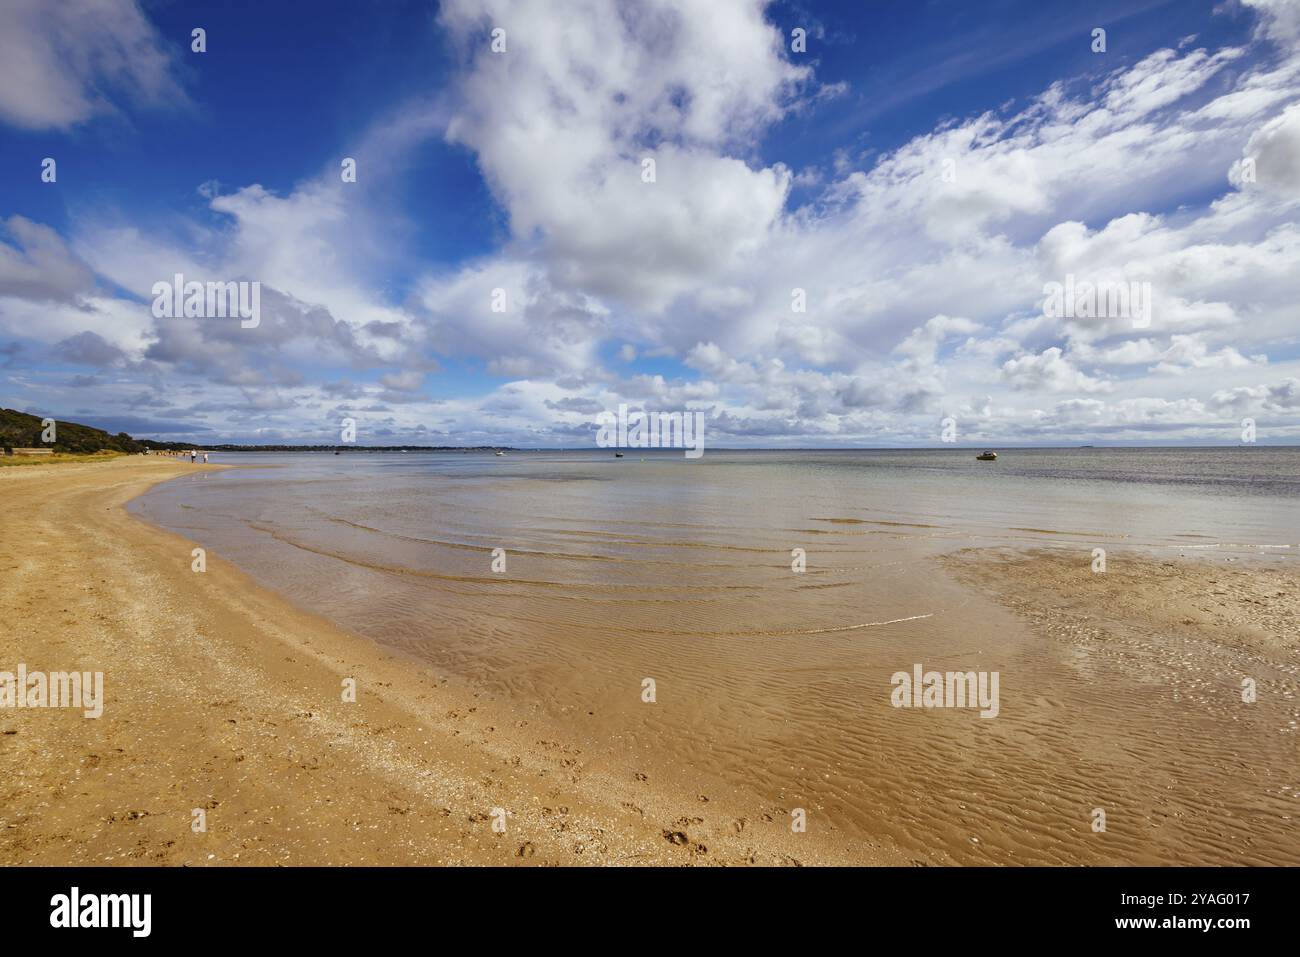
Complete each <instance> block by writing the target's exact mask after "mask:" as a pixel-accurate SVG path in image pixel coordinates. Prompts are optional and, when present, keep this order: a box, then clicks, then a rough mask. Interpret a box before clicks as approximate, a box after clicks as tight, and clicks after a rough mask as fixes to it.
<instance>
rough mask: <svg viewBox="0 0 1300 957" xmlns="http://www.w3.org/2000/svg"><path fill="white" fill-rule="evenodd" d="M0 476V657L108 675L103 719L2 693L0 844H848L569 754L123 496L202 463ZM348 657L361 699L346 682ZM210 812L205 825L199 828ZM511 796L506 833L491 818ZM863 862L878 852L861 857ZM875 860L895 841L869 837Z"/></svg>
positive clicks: (590, 847) (264, 849) (40, 857)
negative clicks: (345, 697)
mask: <svg viewBox="0 0 1300 957" xmlns="http://www.w3.org/2000/svg"><path fill="white" fill-rule="evenodd" d="M204 468H211V469H216V468H218V466H206V467H205V466H202V465H198V466H194V465H191V464H190V463H188V462H180V461H174V460H160V459H156V458H144V457H140V458H130V459H120V460H116V461H111V462H100V463H93V464H85V465H81V464H64V465H57V466H49V467H41V466H33V467H29V468H23V469H12V470H5V471H4V472H3V473H0V502H3V508H4V514H5V525H4V528H3V533H2V534H0V671H13V670H14V669H15V668H16V666H17V664H18V663H19V662H23V663H25V664H26V666H27V668H28V669H29V670H32V671H35V670H43V671H70V670H83V671H102V672H104V675H105V679H104V681H105V698H106V704H105V709H104V715H103V717H102V718H99V719H97V720H96V719H87V718H84V717H83V716H82V713H81V711H80V710H76V711H73V710H60V709H9V708H6V709H3V710H0V863H3V864H42V865H49V864H87V865H93V864H100V865H109V864H133V863H138V864H184V865H204V864H212V865H228V864H260V865H269V864H285V865H307V864H726V863H760V864H779V863H795V862H802V863H818V862H839V861H845V860H848V859H850V856H851V858H852V859H855V860H863V859H864V853H865V854H870V849H864V848H862V847H857V848H854V849H852V850H851V853H850V852H847V851H845V850H844V849H837V848H835V847H833V846H828V845H826V844H822V843H819V841H818V839H817V837H816V836H814V835H809V834H801V835H797V836H796V835H793V834H791V833H790V832H789V827H788V823H787V821H785V820H779V819H777V818H776V817H775V815H768V817H769V818H770V820H766V821H765V820H763V819H762V815H758V816H756V817H755V818H753V819H752V820H749V821H746V822H745V823H744V824H738V823H737V820H738V819H737V818H735V817H732V816H729V815H728V814H727V812H726V811H725V810H724V805H725V801H719V802H714V803H713V804H704V803H701V801H700V796H699V795H695V794H678V793H675V792H674V790H673V789H672V786H671V784H670V783H668V782H655V781H649V780H642V778H644V775H639V774H637V772H636V770H635V769H634V768H628V769H626V771H625V773H620V774H619V775H618V779H613V778H611V777H610V776H608V775H601V774H596V773H592V774H588V773H585V771H586V769H585V768H584V756H583V754H582V753H580V752H579V750H578V749H577V748H575V747H573V746H571V745H570V744H568V743H566V742H565V741H564V740H562V739H560V738H557V737H556V736H555V734H554V733H553V732H552V731H551V730H550V729H547V728H544V727H539V726H533V725H532V724H530V723H529V722H527V721H524V720H521V719H519V717H518V716H517V715H512V714H511V713H510V711H509V709H508V708H506V707H503V706H502V703H500V702H493V701H491V700H488V699H484V698H481V697H480V696H479V695H478V694H476V693H475V692H474V691H473V690H472V689H468V688H464V687H459V686H457V685H455V684H454V683H452V682H451V681H449V680H448V679H446V678H443V677H441V676H439V675H437V674H434V673H432V672H430V671H429V670H428V669H426V668H422V667H420V666H418V665H416V664H414V663H412V662H410V661H407V660H405V659H399V658H397V657H395V656H393V655H391V654H388V653H386V652H384V651H381V650H380V649H379V648H378V647H377V646H375V645H374V644H372V643H370V642H368V641H365V640H364V639H361V638H358V637H355V636H352V635H349V634H346V633H344V632H341V631H339V630H338V629H336V628H335V627H333V626H332V625H331V624H329V623H328V622H326V621H324V620H322V619H319V618H317V617H314V616H312V615H309V614H305V613H303V612H302V611H299V610H297V609H295V608H293V607H292V606H290V605H289V604H288V603H286V602H285V601H283V600H282V599H281V598H279V597H278V596H276V595H274V594H272V593H270V592H268V591H266V590H265V589H263V588H261V587H260V586H259V585H258V584H257V583H256V582H254V581H252V580H251V579H249V578H248V577H247V576H245V575H244V574H243V573H242V572H240V571H239V570H237V569H236V568H234V567H233V566H231V565H229V564H227V563H225V562H223V561H221V560H220V558H218V557H216V556H215V555H211V554H209V555H208V556H207V570H206V572H204V573H196V572H194V571H192V570H191V562H192V559H191V548H192V547H194V546H193V543H191V542H187V541H185V540H183V539H181V538H179V537H177V536H174V535H171V534H169V533H167V532H164V531H161V530H159V529H156V528H154V527H152V526H150V525H147V524H145V523H144V522H141V521H139V520H137V519H135V518H133V517H131V516H130V515H128V514H127V512H126V511H125V510H124V509H123V507H122V506H123V505H124V504H125V503H126V502H128V501H129V500H130V499H132V498H134V497H135V496H137V495H139V494H140V493H142V492H143V491H144V490H146V489H147V488H148V487H150V486H151V485H153V484H155V483H157V482H159V481H163V480H165V479H168V478H172V477H174V476H177V475H182V474H189V473H193V472H194V471H195V470H196V469H197V470H202V469H204ZM346 677H355V678H356V681H357V687H358V695H357V697H358V700H357V702H356V703H344V702H343V701H342V681H343V679H344V678H346ZM195 808H203V809H205V810H206V816H207V830H206V832H205V833H195V832H194V831H193V830H192V829H191V822H192V820H193V810H194V809H195ZM496 808H501V809H504V810H505V811H506V812H507V814H508V817H507V818H506V832H505V833H504V834H501V833H498V832H496V831H494V829H493V818H492V814H493V811H494V809H496ZM865 859H868V860H870V859H872V858H871V857H869V856H868V857H866V858H865ZM874 859H876V860H879V861H884V862H888V861H892V860H894V858H891V857H890V856H888V855H886V854H884V853H883V852H882V853H881V854H880V855H877V856H875V858H874Z"/></svg>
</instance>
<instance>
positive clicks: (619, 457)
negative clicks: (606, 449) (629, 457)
mask: <svg viewBox="0 0 1300 957" xmlns="http://www.w3.org/2000/svg"><path fill="white" fill-rule="evenodd" d="M622 457H623V453H622V452H615V453H614V458H616V459H621V458H622Z"/></svg>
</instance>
